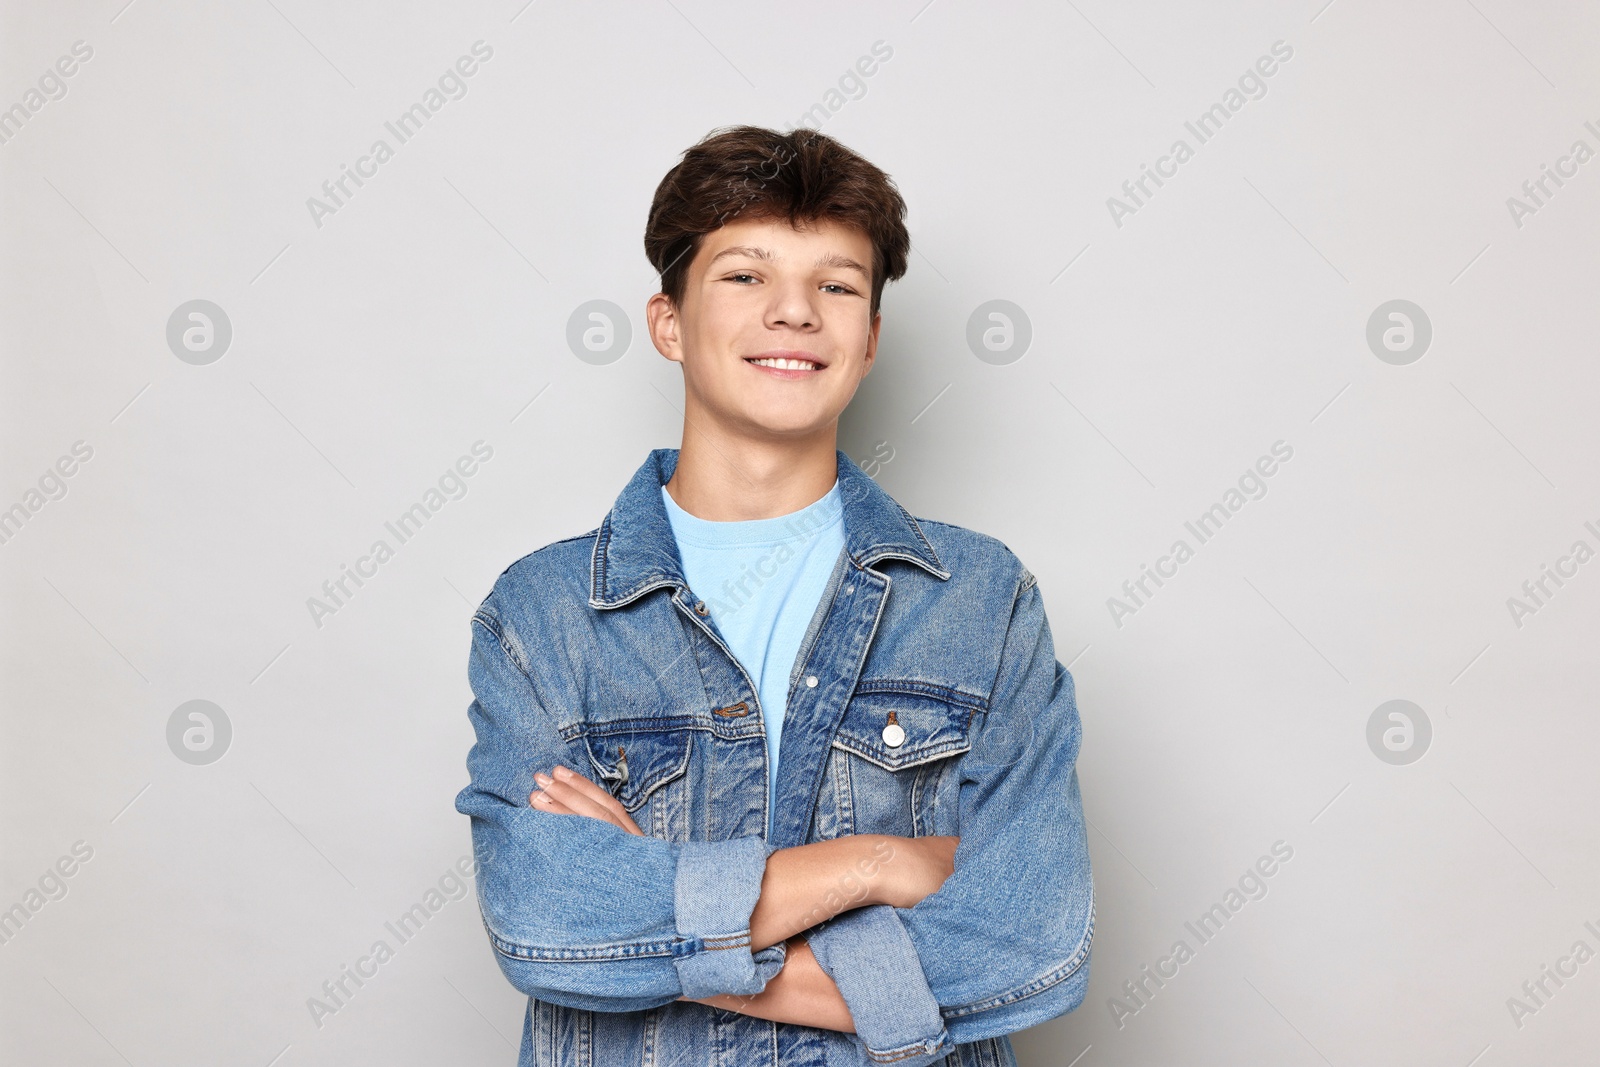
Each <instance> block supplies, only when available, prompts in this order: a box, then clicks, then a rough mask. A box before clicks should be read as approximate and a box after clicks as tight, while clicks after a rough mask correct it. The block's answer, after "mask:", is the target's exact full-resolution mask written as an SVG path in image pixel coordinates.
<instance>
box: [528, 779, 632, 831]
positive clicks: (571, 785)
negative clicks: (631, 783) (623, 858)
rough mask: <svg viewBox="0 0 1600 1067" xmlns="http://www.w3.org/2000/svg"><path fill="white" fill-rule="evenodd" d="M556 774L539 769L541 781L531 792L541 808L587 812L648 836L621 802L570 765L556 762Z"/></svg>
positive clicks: (531, 801)
mask: <svg viewBox="0 0 1600 1067" xmlns="http://www.w3.org/2000/svg"><path fill="white" fill-rule="evenodd" d="M553 774H554V777H551V775H549V774H544V773H541V772H539V771H535V772H534V775H533V780H534V781H535V782H537V783H538V786H536V787H535V788H534V791H533V792H532V793H529V794H528V803H529V804H530V805H532V806H533V807H534V808H535V809H537V810H539V811H548V812H553V813H554V814H556V815H585V816H588V817H589V818H591V819H599V820H601V821H602V822H608V823H611V824H612V825H613V826H620V827H621V828H622V829H624V830H626V831H628V833H630V834H636V835H638V836H639V837H643V836H644V831H643V830H641V829H639V827H638V825H637V824H636V823H635V822H634V821H633V817H632V816H630V815H629V814H628V811H627V809H626V808H624V807H623V806H622V803H621V801H619V800H617V798H616V797H614V796H612V795H611V794H610V793H608V792H606V791H605V790H604V789H602V788H600V786H598V785H596V784H595V783H594V782H591V781H590V780H589V779H587V778H585V777H584V776H583V775H581V774H579V773H578V772H577V771H575V770H572V769H571V768H570V767H563V766H562V765H561V764H559V763H558V764H556V766H555V769H554V771H553Z"/></svg>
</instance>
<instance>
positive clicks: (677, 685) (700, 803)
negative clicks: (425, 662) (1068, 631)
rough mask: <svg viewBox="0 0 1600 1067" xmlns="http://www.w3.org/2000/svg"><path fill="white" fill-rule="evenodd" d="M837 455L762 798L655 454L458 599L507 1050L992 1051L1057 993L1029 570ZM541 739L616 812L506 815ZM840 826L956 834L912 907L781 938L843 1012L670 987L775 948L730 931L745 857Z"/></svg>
mask: <svg viewBox="0 0 1600 1067" xmlns="http://www.w3.org/2000/svg"><path fill="white" fill-rule="evenodd" d="M837 457H838V476H839V485H840V491H841V496H842V500H843V506H844V514H845V534H846V545H845V552H844V554H843V555H841V556H840V558H839V560H838V562H837V564H836V565H835V568H834V571H833V574H832V575H831V577H830V579H829V583H828V587H827V589H826V590H825V591H824V592H823V595H822V599H821V601H820V603H819V604H818V605H817V610H816V614H815V617H814V618H813V619H812V622H811V625H810V628H809V629H808V631H807V633H806V636H805V638H804V640H803V641H802V643H801V648H800V653H799V655H798V656H797V657H796V659H795V665H794V670H793V672H792V675H791V677H790V688H789V699H788V717H787V722H786V723H785V726H784V730H783V735H782V741H781V744H782V748H781V751H782V759H781V760H780V761H779V766H778V774H777V784H776V788H775V793H776V797H777V803H776V807H775V808H774V809H773V810H772V811H771V812H770V813H769V811H768V799H769V794H768V781H767V763H768V757H767V749H766V740H765V736H766V735H765V728H764V722H763V718H762V709H761V705H760V701H759V699H758V696H757V692H756V687H755V686H754V685H753V684H752V681H751V679H750V678H749V676H748V675H747V674H746V673H745V671H744V670H743V668H742V667H741V666H740V665H739V663H738V661H737V659H736V658H735V657H733V656H732V655H731V654H730V653H729V652H728V649H727V646H726V643H725V642H724V641H723V640H722V638H721V635H720V634H719V633H718V632H717V628H716V625H715V623H714V621H712V619H711V618H710V617H709V614H708V613H706V612H705V611H704V607H703V605H701V610H699V611H697V610H696V602H695V600H694V599H693V597H692V596H691V595H690V594H689V592H688V587H687V583H686V582H685V579H684V576H683V573H682V566H681V561H680V559H679V556H678V552H677V548H676V544H675V542H674V540H673V537H672V531H671V527H670V525H669V523H668V519H667V515H666V511H665V508H664V505H663V503H662V500H661V493H660V487H661V485H663V484H664V483H665V482H666V481H667V479H669V478H670V477H671V475H672V472H673V470H674V469H675V467H676V464H677V458H678V452H677V450H676V449H666V448H662V449H655V450H653V451H652V452H651V453H650V455H649V457H648V458H647V459H646V461H645V462H644V464H643V465H641V466H640V468H639V469H638V471H637V472H636V473H635V474H634V476H633V478H632V479H631V480H630V481H629V483H628V484H627V486H625V487H624V489H623V490H622V492H621V494H620V495H619V496H618V497H617V500H616V503H615V505H614V506H613V507H612V509H611V511H610V512H609V513H608V514H607V516H606V517H605V520H604V521H603V522H602V523H601V525H600V526H599V527H597V528H596V529H594V530H590V531H589V532H587V533H584V534H581V535H579V536H577V537H571V538H567V539H565V540H562V541H557V542H555V543H553V544H551V545H547V546H546V547H544V548H542V549H540V550H538V551H536V552H534V553H531V554H530V555H528V556H525V557H523V558H522V559H520V560H518V561H517V562H516V563H514V564H512V566H510V567H509V568H507V569H506V571H505V572H504V573H502V574H501V575H500V577H499V578H498V579H497V581H496V582H495V585H494V588H493V590H492V591H491V592H490V594H489V596H488V597H487V598H486V599H485V600H484V602H483V604H482V605H481V606H480V607H479V609H478V610H477V612H476V613H475V614H474V616H473V619H472V649H471V657H470V660H469V664H468V677H469V680H470V682H471V685H472V691H473V696H474V699H473V701H472V704H471V706H470V708H469V716H470V718H471V721H472V725H473V728H474V730H475V731H476V736H477V743H476V744H475V745H474V746H473V748H472V750H471V753H470V754H469V755H468V758H467V767H468V771H469V772H470V775H471V782H470V784H469V785H467V786H466V787H465V788H464V789H462V790H461V792H460V794H458V796H457V797H456V808H457V810H459V811H460V812H462V813H463V814H465V815H467V816H469V817H470V819H471V827H472V837H473V846H474V852H475V854H476V857H477V863H478V884H477V889H478V903H479V907H480V909H481V911H482V915H483V921H484V926H485V928H486V930H487V932H488V936H489V941H490V943H491V946H492V947H493V950H494V953H495V958H496V960H497V961H498V963H499V965H500V968H501V970H502V972H503V973H504V974H505V976H506V978H507V979H508V980H509V981H510V982H511V983H512V985H514V986H515V987H516V988H517V989H518V990H520V991H522V992H524V993H526V994H527V995H528V997H529V998H530V999H529V1003H528V1011H527V1014H526V1017H525V1020H524V1027H523V1035H522V1048H521V1055H520V1060H519V1065H520V1067H535V1065H539V1067H556V1065H567V1064H580V1063H581V1064H601V1065H605V1067H645V1065H648V1064H686V1065H687V1064H695V1065H699V1064H709V1063H713V1062H727V1063H738V1064H740V1065H741V1067H745V1065H749V1067H793V1065H799V1064H805V1065H809V1067H847V1065H848V1067H858V1065H864V1064H895V1065H897V1067H923V1065H925V1064H935V1063H939V1064H952V1065H953V1064H962V1065H968V1067H976V1065H980V1064H983V1065H989V1067H997V1065H1014V1064H1015V1058H1014V1056H1013V1054H1012V1050H1011V1045H1010V1042H1009V1040H1007V1037H1006V1035H1008V1034H1011V1033H1015V1032H1016V1031H1018V1030H1023V1029H1026V1028H1028V1027H1031V1026H1034V1025H1037V1024H1039V1023H1042V1022H1044V1021H1046V1020H1049V1019H1053V1018H1055V1017H1057V1016H1059V1015H1062V1014H1064V1013H1066V1012H1069V1011H1071V1010H1073V1009H1074V1008H1076V1007H1077V1006H1078V1005H1079V1004H1080V1003H1081V1002H1082V1000H1083V997H1084V993H1085V990H1086V988H1087V985H1088V978H1089V954H1090V944H1091V942H1092V940H1093V934H1094V889H1093V884H1092V880H1091V876H1090V869H1089V853H1088V846H1087V841H1086V838H1085V833H1084V821H1083V808H1082V800H1081V798H1080V795H1079V789H1078V777H1077V770H1076V761H1077V755H1078V748H1079V743H1080V740H1081V724H1080V722H1079V717H1078V710H1077V704H1076V701H1075V699H1074V691H1073V682H1072V676H1071V674H1069V673H1068V672H1067V670H1066V668H1065V667H1063V666H1062V665H1061V664H1060V663H1059V662H1058V661H1057V660H1056V658H1055V649H1054V644H1053V642H1052V639H1051V634H1050V627H1049V623H1048V622H1047V620H1046V618H1045V612H1044V603H1043V599H1042V597H1041V594H1040V592H1039V589H1038V585H1037V583H1036V582H1035V580H1034V576H1033V575H1032V574H1031V573H1030V572H1029V571H1028V569H1027V568H1026V567H1024V566H1023V565H1022V563H1021V561H1020V560H1019V559H1018V558H1017V557H1016V556H1015V555H1014V554H1013V553H1012V552H1011V551H1010V550H1009V549H1008V548H1007V547H1006V546H1005V545H1004V544H1002V543H1001V542H1000V541H998V540H996V539H995V538H992V537H989V536H986V535H984V534H980V533H976V532H974V531H971V530H967V529H964V528H962V527H959V526H953V525H949V524H946V523H939V522H933V521H931V520H927V519H915V518H913V517H912V516H911V515H910V514H909V513H907V512H906V511H905V510H904V509H903V508H902V507H900V505H899V504H898V503H896V502H895V501H894V499H893V498H892V497H890V496H889V495H888V494H887V493H886V492H884V491H883V490H882V489H881V488H880V487H879V486H878V485H877V483H875V482H874V481H873V480H872V479H871V478H870V477H868V476H867V475H866V474H865V472H863V471H862V470H861V469H860V468H859V467H858V466H856V464H855V463H854V462H853V461H852V460H851V459H850V458H849V457H848V456H846V455H845V454H844V453H843V452H838V453H837ZM891 589H892V593H891ZM892 726H897V727H898V730H896V729H893V728H891V727H892ZM556 763H564V764H566V765H567V766H570V767H573V768H575V769H577V770H579V771H580V772H582V773H584V774H586V775H588V776H589V777H591V778H593V779H594V780H595V781H598V782H600V783H601V784H603V785H604V786H605V787H606V788H607V789H608V790H610V791H611V792H612V793H613V794H614V795H615V796H616V797H617V798H618V800H619V801H620V802H621V803H622V805H623V807H624V808H625V809H626V810H627V811H628V812H629V813H630V814H631V815H632V817H633V819H634V821H635V822H636V823H638V825H639V827H640V829H641V830H643V831H644V834H645V836H643V837H640V836H636V835H633V834H629V833H627V832H625V831H623V830H621V829H620V828H618V827H616V826H613V825H611V824H609V823H605V822H601V821H599V820H595V819H588V818H581V817H573V816H565V815H555V814H552V813H549V812H541V811H537V810H535V809H533V808H532V807H531V806H530V805H529V803H528V794H529V793H530V792H531V791H532V789H533V786H534V782H533V772H534V771H535V770H543V769H547V768H549V767H551V766H553V765H554V764H556ZM769 814H770V819H771V823H770V824H771V827H772V829H771V833H770V835H768V836H763V834H764V831H765V829H766V827H767V826H768V819H769ZM862 833H873V834H890V835H896V836H902V837H918V836H926V835H932V834H954V835H959V837H960V838H961V842H960V845H959V847H958V849H957V851H956V857H955V873H954V874H953V875H951V877H950V878H949V879H948V880H947V881H946V882H945V884H944V885H943V886H942V887H941V888H940V889H939V891H938V892H936V893H933V894H931V895H930V896H928V897H927V898H925V899H924V900H922V901H921V902H920V903H918V904H917V905H916V906H915V907H912V908H898V907H892V906H889V905H870V906H856V907H853V908H852V909H851V910H848V911H845V912H843V913H842V914H840V915H838V916H837V917H836V918H833V919H831V920H827V921H824V922H821V923H819V924H817V925H816V926H814V927H813V928H812V929H811V930H810V931H809V932H808V934H807V935H806V936H807V938H808V941H809V945H810V947H811V949H812V951H813V953H814V954H815V956H816V957H817V960H818V962H819V963H820V964H821V965H822V966H823V968H824V969H825V970H826V971H827V972H828V973H829V974H830V975H831V976H832V977H833V979H834V981H835V983H836V984H837V985H838V987H839V990H840V992H841V994H842V995H843V996H844V998H845V1001H846V1003H847V1004H848V1005H849V1007H850V1011H851V1015H852V1017H853V1018H854V1020H855V1025H856V1032H855V1033H853V1034H849V1033H843V1032H840V1031H834V1030H827V1029H821V1028H815V1027H808V1026H799V1025H792V1024H781V1023H773V1022H770V1021H768V1020H764V1019H757V1018H754V1017H751V1016H747V1015H743V1014H740V1013H736V1012H729V1011H724V1010H721V1009H718V1008H713V1007H710V1006H708V1005H704V1004H696V1003H692V1002H689V1001H679V1000H678V999H677V998H678V997H679V996H681V995H688V996H692V997H705V996H711V995H714V994H718V993H735V994H754V993H758V992H760V991H761V990H762V989H763V988H765V986H766V983H767V982H768V981H769V980H770V979H771V978H772V977H773V976H774V975H775V974H777V973H778V971H779V970H780V969H781V968H782V966H783V962H784V955H785V945H784V944H783V943H781V942H780V943H779V944H776V945H771V946H768V947H767V948H764V949H761V950H760V951H752V949H751V945H750V914H751V912H752V911H753V909H754V907H755V902H756V900H757V898H758V897H759V894H760V885H761V877H762V873H763V870H764V867H765V862H766V857H767V856H768V855H770V854H771V853H772V852H773V851H775V850H777V849H780V848H788V847H791V846H795V845H801V844H805V843H807V842H811V841H820V840H826V839H830V838H835V837H840V836H844V835H847V834H862ZM837 892H838V893H839V895H840V897H841V898H842V899H843V900H844V901H845V903H846V904H848V902H849V901H850V900H858V899H860V893H861V887H860V884H859V882H856V881H855V880H854V879H852V878H849V877H846V878H843V879H841V884H840V885H839V887H838V888H837Z"/></svg>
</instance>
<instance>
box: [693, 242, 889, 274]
mask: <svg viewBox="0 0 1600 1067" xmlns="http://www.w3.org/2000/svg"><path fill="white" fill-rule="evenodd" d="M723 256H749V257H750V258H751V259H759V260H761V261H763V262H766V263H772V262H774V261H775V260H776V259H777V258H778V257H777V256H774V255H773V254H772V253H771V252H769V251H768V250H767V249H765V248H756V247H754V246H753V245H734V246H733V247H731V248H724V249H723V250H722V251H720V252H718V253H717V254H716V255H714V256H712V257H711V262H710V263H708V264H706V268H707V269H708V270H709V269H710V268H711V266H712V265H713V264H715V263H716V262H717V260H719V259H721V258H722V257H723ZM816 265H817V266H819V267H836V268H838V269H840V270H853V271H859V272H860V273H861V276H862V277H863V278H870V277H872V272H871V271H869V270H867V268H865V267H863V266H862V265H861V264H859V263H857V262H856V261H855V260H853V259H851V258H850V257H849V256H846V255H841V254H840V253H838V252H824V253H823V254H822V255H820V256H818V257H817V263H816Z"/></svg>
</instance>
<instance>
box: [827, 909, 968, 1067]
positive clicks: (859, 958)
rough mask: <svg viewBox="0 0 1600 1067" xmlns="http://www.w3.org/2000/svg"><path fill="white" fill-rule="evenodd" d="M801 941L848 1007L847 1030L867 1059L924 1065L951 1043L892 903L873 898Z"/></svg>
mask: <svg viewBox="0 0 1600 1067" xmlns="http://www.w3.org/2000/svg"><path fill="white" fill-rule="evenodd" d="M806 941H807V944H808V945H809V946H810V948H811V954H812V955H813V956H815V957H816V958H817V963H819V964H820V965H821V966H822V969H823V970H824V971H826V972H827V973H828V976H829V977H830V978H832V979H833V984H834V985H836V986H838V987H839V993H840V995H841V996H843V997H844V1002H845V1004H846V1005H847V1006H848V1007H849V1008H850V1015H851V1017H852V1018H853V1019H854V1020H855V1024H856V1032H855V1033H854V1034H853V1035H851V1036H852V1038H853V1039H854V1042H855V1044H857V1045H858V1046H860V1047H861V1051H862V1052H863V1053H865V1055H866V1056H867V1058H868V1059H870V1060H871V1061H873V1062H874V1063H893V1064H895V1067H924V1065H925V1064H930V1063H933V1062H935V1061H937V1060H941V1059H943V1058H944V1057H945V1056H947V1055H948V1054H949V1053H950V1050H951V1048H952V1047H953V1044H952V1042H951V1040H950V1035H949V1033H948V1032H947V1031H946V1030H945V1026H944V1018H943V1017H942V1016H941V1015H940V1014H939V1004H938V1002H937V1001H935V1000H934V999H933V993H932V992H931V991H930V990H929V988H928V980H927V978H926V977H925V976H924V975H923V973H922V961H921V960H920V959H918V957H917V949H916V946H915V945H913V944H912V943H911V937H910V935H909V934H907V933H906V929H905V925H904V924H903V923H902V922H901V921H900V916H899V915H897V914H895V910H894V908H892V907H890V906H889V905H887V904H873V905H869V906H867V907H864V908H856V909H854V910H852V911H848V912H845V913H844V914H843V915H840V916H837V917H836V918H833V919H830V920H828V921H826V922H824V923H821V924H819V925H818V926H817V927H816V929H814V930H813V931H812V932H811V934H810V935H808V937H807V939H806Z"/></svg>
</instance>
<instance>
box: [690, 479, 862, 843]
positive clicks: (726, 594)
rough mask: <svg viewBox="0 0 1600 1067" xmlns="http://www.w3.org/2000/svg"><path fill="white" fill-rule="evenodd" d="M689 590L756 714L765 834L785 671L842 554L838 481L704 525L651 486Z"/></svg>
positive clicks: (774, 786)
mask: <svg viewBox="0 0 1600 1067" xmlns="http://www.w3.org/2000/svg"><path fill="white" fill-rule="evenodd" d="M661 500H662V502H663V503H665V504H666V507H667V519H668V520H669V521H670V522H671V524H672V533H673V536H674V537H675V538H677V541H678V555H679V556H680V557H681V558H682V560H683V574H684V577H685V578H687V579H688V581H689V589H690V591H691V592H693V593H694V595H695V596H696V597H697V598H698V599H700V600H703V601H705V603H706V607H707V608H708V609H710V614H711V618H712V620H713V621H714V622H715V623H716V624H717V630H718V632H719V633H721V634H722V637H723V639H724V640H725V641H726V642H727V643H728V649H729V651H731V652H732V653H733V656H734V658H735V659H737V660H738V661H739V664H740V665H741V666H742V667H744V669H745V671H746V672H748V673H749V675H750V680H751V681H752V682H753V683H754V684H755V687H756V695H757V696H758V697H759V698H760V700H761V710H762V712H763V713H764V714H765V716H766V726H767V765H768V767H769V768H770V772H771V773H770V775H769V777H768V780H767V814H768V817H767V834H768V836H769V837H770V836H771V833H772V812H773V808H774V806H775V805H776V802H777V791H778V748H779V741H780V740H781V737H782V734H783V715H784V711H785V710H786V708H787V705H788V701H789V674H790V672H792V671H793V670H794V661H795V657H796V656H797V655H798V654H799V652H800V642H801V641H802V640H803V639H804V638H805V635H806V630H807V629H808V628H809V627H810V625H811V619H812V616H814V615H815V614H816V611H817V604H818V603H819V602H820V601H821V600H822V592H823V590H824V589H826V588H827V585H828V579H829V578H830V577H831V576H832V575H833V568H834V565H835V564H836V563H837V562H838V561H839V555H840V553H842V552H843V551H844V506H843V503H842V501H841V500H840V497H839V483H838V481H837V480H835V481H834V483H833V488H831V489H829V490H828V492H827V493H826V494H824V495H823V496H822V497H821V498H820V499H818V500H817V501H816V502H814V503H812V504H809V505H807V506H806V507H803V508H801V509H800V510H799V511H793V512H790V513H789V514H787V515H778V516H775V517H773V518H770V519H747V520H744V521H740V522H713V521H711V520H709V519H702V518H699V517H697V516H694V515H691V514H689V513H688V512H687V511H684V510H683V509H682V508H680V507H679V506H678V503H677V501H675V500H673V499H672V494H671V493H669V492H667V487H666V486H665V485H663V486H662V487H661Z"/></svg>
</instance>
